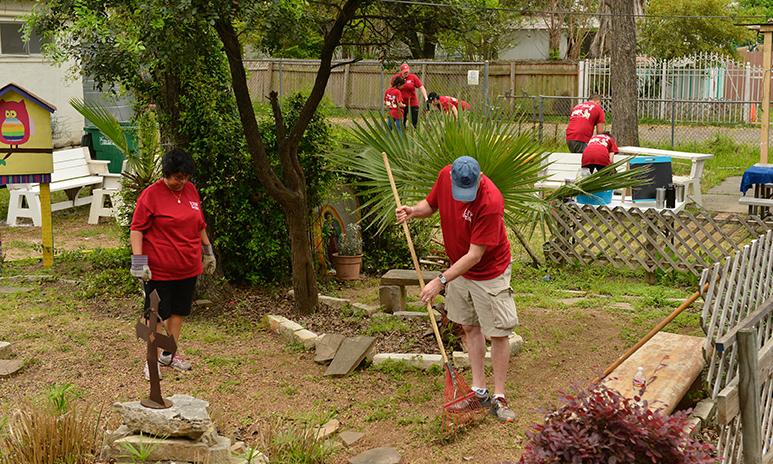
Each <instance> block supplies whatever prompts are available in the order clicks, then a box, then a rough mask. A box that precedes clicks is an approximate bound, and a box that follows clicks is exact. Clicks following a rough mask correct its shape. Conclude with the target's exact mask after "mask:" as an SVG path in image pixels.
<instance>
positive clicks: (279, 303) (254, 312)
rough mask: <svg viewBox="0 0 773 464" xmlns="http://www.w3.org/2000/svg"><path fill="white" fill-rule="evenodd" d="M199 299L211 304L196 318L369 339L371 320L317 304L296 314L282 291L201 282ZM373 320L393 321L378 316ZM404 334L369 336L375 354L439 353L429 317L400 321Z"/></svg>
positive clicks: (196, 312)
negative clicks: (270, 323) (269, 321)
mask: <svg viewBox="0 0 773 464" xmlns="http://www.w3.org/2000/svg"><path fill="white" fill-rule="evenodd" d="M202 284H203V285H202V286H201V287H200V288H199V290H198V292H197V293H198V295H197V297H198V298H206V299H209V300H211V301H212V304H210V305H208V306H206V307H195V308H194V311H193V317H195V318H206V319H210V318H219V319H222V320H224V321H228V320H237V319H238V320H245V319H246V320H248V321H250V322H252V323H254V324H256V325H259V324H261V323H262V318H263V316H265V315H268V314H276V315H280V316H284V317H286V318H288V319H290V320H293V321H295V322H297V323H298V324H300V325H302V326H303V327H304V328H306V329H308V330H311V331H312V332H314V333H317V334H323V333H337V334H341V335H344V336H347V337H350V336H356V335H368V327H369V326H370V324H371V323H372V322H373V320H374V319H373V318H374V316H371V317H367V316H365V317H358V316H353V315H352V311H351V309H346V308H342V309H338V308H334V307H331V306H328V305H325V304H320V305H319V308H318V310H317V311H316V312H314V313H312V314H308V315H305V314H298V313H297V312H296V311H295V309H294V308H293V300H292V298H290V297H289V296H287V295H286V294H283V293H282V292H281V290H275V291H273V292H272V291H268V290H265V289H257V288H254V287H252V288H247V287H244V288H240V287H235V286H229V285H227V284H224V283H222V282H211V283H206V282H202ZM375 317H396V316H389V315H383V314H382V313H377V316H375ZM400 319H401V320H402V321H403V322H405V325H406V326H407V330H402V331H395V332H391V333H382V334H375V335H372V336H374V337H376V344H375V349H376V352H377V353H439V351H438V348H437V344H436V342H435V337H434V335H433V334H432V332H431V330H430V329H431V328H430V325H429V324H430V322H429V318H428V317H415V318H402V317H401V318H400Z"/></svg>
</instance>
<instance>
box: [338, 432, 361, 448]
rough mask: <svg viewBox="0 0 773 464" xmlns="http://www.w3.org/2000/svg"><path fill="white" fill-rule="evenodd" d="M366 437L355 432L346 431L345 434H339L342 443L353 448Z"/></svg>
mask: <svg viewBox="0 0 773 464" xmlns="http://www.w3.org/2000/svg"><path fill="white" fill-rule="evenodd" d="M364 436H365V434H364V433H362V432H355V431H354V430H344V431H343V432H341V433H339V434H338V438H340V439H341V441H342V442H344V445H346V446H352V445H353V444H355V443H357V442H358V441H360V440H361V439H362V437H364Z"/></svg>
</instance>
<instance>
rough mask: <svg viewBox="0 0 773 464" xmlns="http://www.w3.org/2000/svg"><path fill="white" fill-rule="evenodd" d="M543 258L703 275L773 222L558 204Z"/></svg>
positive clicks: (723, 215)
mask: <svg viewBox="0 0 773 464" xmlns="http://www.w3.org/2000/svg"><path fill="white" fill-rule="evenodd" d="M551 216H552V218H553V223H552V224H551V229H552V230H551V232H552V237H551V239H550V240H549V241H548V242H547V243H545V246H544V252H545V259H546V260H547V261H548V262H553V263H556V264H563V263H580V264H586V265H587V264H593V263H597V262H598V263H605V264H611V265H613V266H615V267H625V268H633V269H640V268H641V269H644V270H646V271H648V272H653V271H655V270H657V269H660V270H662V271H672V270H677V271H689V272H692V273H693V274H695V275H700V274H701V272H702V271H703V269H704V268H706V267H707V266H709V265H711V263H714V262H719V261H722V260H723V259H724V258H725V257H727V256H730V255H733V254H735V253H737V252H739V251H741V248H742V247H743V244H744V243H746V242H748V241H749V240H751V239H752V238H754V237H757V236H759V235H760V234H763V233H765V232H767V231H768V230H771V229H773V223H770V222H764V221H762V220H760V219H759V218H757V217H754V216H749V217H747V216H745V215H744V216H743V217H739V216H737V215H728V214H726V213H710V212H707V211H702V212H700V213H695V214H694V213H690V212H686V211H682V212H680V213H678V214H674V213H673V212H671V211H664V212H657V211H655V210H653V209H649V210H646V211H642V210H640V209H638V208H630V209H624V208H621V207H616V208H613V209H610V208H607V207H605V206H601V207H594V206H588V205H585V206H581V205H577V204H574V203H563V204H558V205H555V207H554V208H553V209H552V210H551Z"/></svg>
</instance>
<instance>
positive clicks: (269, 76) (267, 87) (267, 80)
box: [260, 61, 274, 101]
mask: <svg viewBox="0 0 773 464" xmlns="http://www.w3.org/2000/svg"><path fill="white" fill-rule="evenodd" d="M273 79H274V62H273V61H269V62H268V69H267V70H266V74H265V77H264V78H263V95H261V96H260V101H263V100H264V99H266V100H267V99H268V94H269V93H270V92H271V90H273V89H274V83H273V82H272V81H273Z"/></svg>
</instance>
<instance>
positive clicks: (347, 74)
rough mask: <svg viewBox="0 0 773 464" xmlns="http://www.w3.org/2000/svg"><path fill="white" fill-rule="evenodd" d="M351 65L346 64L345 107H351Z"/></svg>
mask: <svg viewBox="0 0 773 464" xmlns="http://www.w3.org/2000/svg"><path fill="white" fill-rule="evenodd" d="M349 66H350V65H348V64H347V65H346V66H344V105H343V106H344V109H347V110H348V109H349V86H350V85H351V82H350V81H349Z"/></svg>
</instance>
